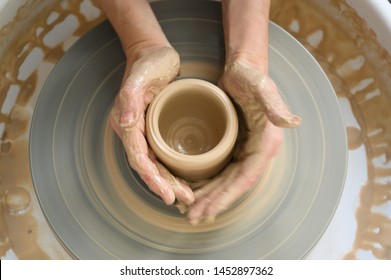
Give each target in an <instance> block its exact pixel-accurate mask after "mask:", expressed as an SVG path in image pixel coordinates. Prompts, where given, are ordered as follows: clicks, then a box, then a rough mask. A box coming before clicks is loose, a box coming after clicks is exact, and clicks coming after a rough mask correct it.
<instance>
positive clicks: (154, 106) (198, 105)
mask: <svg viewBox="0 0 391 280" xmlns="http://www.w3.org/2000/svg"><path fill="white" fill-rule="evenodd" d="M237 134H238V118H237V114H236V111H235V108H234V106H233V104H232V102H231V100H230V99H229V97H228V96H227V95H226V94H225V93H224V92H223V91H222V90H221V89H220V88H218V87H217V86H215V85H213V84H211V83H209V82H206V81H203V80H199V79H183V80H178V81H174V82H172V83H171V84H169V85H168V86H167V87H166V88H165V89H164V90H163V91H162V92H160V93H159V94H158V95H157V96H156V97H155V98H154V100H152V102H151V104H150V106H149V108H148V111H147V116H146V135H147V139H148V142H149V145H150V146H151V148H152V149H153V151H154V152H155V154H156V156H157V158H158V159H159V160H160V161H161V162H162V163H163V164H164V165H165V166H166V167H167V168H168V169H169V170H170V171H171V172H172V173H173V174H174V175H177V176H179V177H182V178H183V179H185V180H187V181H193V182H194V181H199V180H203V179H207V178H211V177H213V176H215V175H217V174H218V173H219V172H221V170H222V169H223V168H224V167H225V166H226V165H227V163H228V162H229V161H230V159H231V156H232V150H233V147H234V145H235V142H236V137H237Z"/></svg>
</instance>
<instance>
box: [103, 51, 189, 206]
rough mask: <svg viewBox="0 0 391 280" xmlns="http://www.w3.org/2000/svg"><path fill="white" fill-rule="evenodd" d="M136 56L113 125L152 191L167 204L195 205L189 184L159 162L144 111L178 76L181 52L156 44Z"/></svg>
mask: <svg viewBox="0 0 391 280" xmlns="http://www.w3.org/2000/svg"><path fill="white" fill-rule="evenodd" d="M128 57H134V55H128ZM136 57H138V58H136V59H135V62H134V63H132V61H131V60H130V59H128V62H127V67H126V71H125V75H124V80H123V83H122V87H121V90H120V92H119V94H118V96H117V98H116V101H115V105H114V107H113V109H112V112H111V117H110V122H111V125H112V127H113V129H114V130H115V132H116V133H117V135H118V136H119V137H120V138H121V140H122V143H123V145H124V147H125V150H126V154H127V156H128V161H129V164H130V166H131V167H132V168H133V169H134V170H136V171H137V173H138V174H139V175H140V177H141V178H142V179H143V180H144V182H145V183H146V184H147V185H148V187H149V188H150V190H151V191H152V192H154V193H155V194H157V195H158V196H160V197H161V198H162V199H163V200H164V202H165V203H166V204H172V203H174V201H175V200H176V199H177V200H179V201H181V202H183V203H185V204H188V205H189V204H192V203H193V202H194V194H193V192H192V190H191V189H190V188H189V186H188V185H187V183H186V182H184V181H183V180H181V179H179V178H176V177H174V176H173V175H172V174H171V173H170V172H169V171H168V170H167V169H166V168H165V167H164V166H163V165H162V164H160V163H159V162H158V160H157V159H156V157H155V155H154V153H153V152H152V150H151V149H150V148H149V147H148V144H147V141H146V139H145V114H144V111H145V110H146V108H147V107H148V105H149V103H150V102H151V100H152V98H153V97H154V95H155V94H157V93H159V92H160V91H161V90H162V89H163V88H164V87H165V86H167V84H168V83H170V82H171V81H172V80H173V79H175V77H176V76H177V74H178V71H179V55H178V54H177V52H176V51H175V50H174V49H173V48H171V47H154V48H150V49H143V51H142V52H141V54H139V55H137V56H136Z"/></svg>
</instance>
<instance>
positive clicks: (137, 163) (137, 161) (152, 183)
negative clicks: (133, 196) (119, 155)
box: [131, 154, 175, 205]
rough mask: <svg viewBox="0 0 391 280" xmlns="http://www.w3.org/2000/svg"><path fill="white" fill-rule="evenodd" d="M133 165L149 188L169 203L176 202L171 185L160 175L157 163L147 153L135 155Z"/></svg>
mask: <svg viewBox="0 0 391 280" xmlns="http://www.w3.org/2000/svg"><path fill="white" fill-rule="evenodd" d="M131 166H132V167H133V168H134V169H135V170H136V171H137V173H138V174H139V175H140V177H141V179H143V181H144V182H145V183H146V184H147V186H148V187H149V189H150V190H151V191H152V192H154V193H155V194H156V195H158V196H160V197H161V198H162V199H163V201H164V202H165V203H166V204H167V205H171V204H173V203H174V202H175V193H174V191H173V189H172V187H171V185H170V184H169V183H168V182H167V181H166V180H165V179H164V178H163V177H162V176H161V175H160V173H159V171H158V169H157V167H156V165H155V164H154V163H153V162H152V161H151V160H150V159H149V157H148V156H147V155H145V154H139V155H133V159H132V162H131Z"/></svg>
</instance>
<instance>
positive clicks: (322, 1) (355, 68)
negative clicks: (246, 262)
mask: <svg viewBox="0 0 391 280" xmlns="http://www.w3.org/2000/svg"><path fill="white" fill-rule="evenodd" d="M26 2H27V4H26V5H25V6H22V7H21V8H20V9H19V11H18V13H17V16H16V17H15V20H14V21H13V22H12V23H10V24H9V25H8V26H6V27H5V28H3V29H2V30H0V41H1V42H2V44H3V42H7V45H4V46H6V48H5V49H4V50H3V49H0V50H1V51H2V52H1V53H0V55H1V61H2V63H1V65H0V104H2V106H1V112H0V137H1V142H0V203H1V205H0V256H2V257H4V256H6V255H7V254H9V252H10V251H11V249H12V252H13V254H14V255H15V257H17V258H20V259H47V258H57V259H62V258H69V256H68V255H67V254H66V252H65V251H64V250H62V249H61V247H60V245H58V244H57V243H58V242H56V240H55V239H53V238H52V239H53V240H51V239H50V238H49V237H48V236H51V234H49V233H50V231H49V230H48V229H47V228H48V227H47V225H46V224H43V222H42V221H43V220H44V219H43V217H42V212H41V211H40V208H39V204H38V202H37V199H36V196H35V193H34V189H33V185H32V180H31V175H30V170H29V165H28V131H29V125H30V121H31V115H32V110H33V108H34V103H35V100H36V97H37V95H38V93H39V91H40V87H41V86H42V82H43V81H44V80H46V78H47V76H45V75H47V74H42V73H44V72H45V71H43V70H45V69H46V70H47V68H51V67H53V65H54V64H55V63H56V62H57V61H58V60H59V59H60V57H61V56H62V55H63V54H64V51H65V50H66V48H67V47H69V44H70V43H72V42H73V41H74V40H75V39H76V38H77V37H79V36H81V35H82V34H84V33H85V32H86V31H88V30H89V29H90V28H91V27H93V26H94V25H96V24H97V23H98V22H100V21H101V20H102V19H103V17H102V15H97V16H89V15H88V14H85V13H83V12H81V10H82V6H83V5H91V3H90V1H81V0H72V1H69V3H71V4H69V3H68V4H67V2H66V1H61V2H60V1H52V2H51V1H26ZM42 3H45V4H42ZM34 9H40V10H41V11H40V13H39V15H35V16H34V17H33V18H31V19H29V15H31V11H32V10H34ZM271 19H272V20H273V21H275V22H276V23H277V24H279V25H280V26H282V27H283V28H284V29H286V30H287V31H289V32H290V33H291V34H292V35H293V36H295V37H296V38H297V39H298V40H299V41H300V42H301V43H302V44H304V45H305V46H306V47H307V48H308V49H309V50H310V51H311V53H312V54H313V55H314V57H315V58H316V59H317V60H318V62H319V63H320V64H321V65H322V67H323V69H324V70H325V72H326V73H327V75H328V77H329V79H330V80H331V82H332V83H333V86H334V88H335V90H336V92H337V94H338V96H339V97H340V98H345V99H347V100H349V102H350V105H351V108H352V111H353V113H354V116H355V118H356V120H357V122H358V124H359V127H358V128H353V127H348V128H347V131H348V138H349V148H350V149H356V148H358V147H360V146H362V145H364V146H365V150H366V156H367V170H368V181H367V182H363V186H362V191H361V197H360V206H359V207H358V209H357V212H356V218H357V230H356V237H355V241H354V244H352V248H351V250H350V251H349V252H346V255H345V256H341V257H344V258H349V259H351V258H359V252H360V251H368V252H371V253H372V254H373V256H374V257H376V258H379V259H390V258H391V220H390V217H389V216H387V215H385V214H382V213H381V212H379V211H375V210H376V209H379V208H382V207H387V205H389V203H390V200H391V183H390V180H389V179H390V176H391V168H390V164H389V161H390V158H391V143H390V141H391V110H390V109H389V107H390V105H391V103H390V101H391V100H390V98H391V96H390V95H389V93H390V92H391V83H390V73H391V59H390V56H389V54H388V53H387V52H386V51H385V50H384V49H383V48H381V47H380V46H379V44H378V43H377V40H376V36H375V35H374V33H373V32H372V31H371V30H369V29H368V28H367V27H366V24H365V22H363V21H362V20H361V19H360V18H359V17H358V16H357V14H356V13H355V12H354V11H353V10H352V9H351V8H350V7H349V6H347V5H346V4H345V2H344V1H342V0H306V1H303V0H291V1H283V0H274V1H272V10H271ZM26 21H27V22H26ZM65 21H68V22H70V24H71V25H72V24H74V25H75V28H74V29H73V31H72V32H71V33H70V34H69V35H68V37H69V40H68V41H67V42H68V43H66V44H63V41H61V42H58V43H56V44H54V43H53V44H51V43H50V40H49V39H50V37H51V36H52V35H53V33H56V32H57V33H59V32H61V31H58V30H59V29H56V28H58V27H59V26H60V25H61V23H63V22H65ZM21 26H23V27H24V28H21ZM15 30H18V31H19V33H17V35H18V36H9V35H10V34H11V33H12V31H15ZM53 30H55V32H53V33H50V31H53ZM13 34H15V32H14V33H13ZM4 38H7V40H4ZM10 38H12V40H11V39H10ZM10 40H11V41H10ZM54 41H55V40H54ZM69 42H70V43H69ZM4 46H3V45H2V46H1V47H2V48H3V47H4ZM11 46H12V47H11ZM34 52H35V54H37V53H38V56H41V62H39V63H38V65H37V67H36V68H35V69H36V71H32V72H28V71H26V70H25V69H24V66H23V63H24V62H25V61H27V62H29V63H33V62H32V61H31V56H30V54H32V53H34ZM27 62H26V63H27ZM47 72H48V71H46V72H45V73H47ZM10 102H11V106H9V105H4V104H7V103H10ZM13 103H15V105H13ZM8 107H9V108H10V109H7V108H8ZM383 212H384V211H383ZM47 244H49V245H47ZM55 244H57V245H55Z"/></svg>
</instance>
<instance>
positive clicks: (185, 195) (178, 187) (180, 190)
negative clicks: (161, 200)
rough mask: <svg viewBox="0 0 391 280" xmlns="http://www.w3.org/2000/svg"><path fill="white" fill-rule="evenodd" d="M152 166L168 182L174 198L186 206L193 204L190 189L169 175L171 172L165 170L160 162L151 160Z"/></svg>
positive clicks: (181, 181) (192, 195) (192, 194)
mask: <svg viewBox="0 0 391 280" xmlns="http://www.w3.org/2000/svg"><path fill="white" fill-rule="evenodd" d="M153 162H154V164H155V165H156V167H157V169H158V171H159V174H160V175H161V176H162V177H163V179H165V180H166V182H168V183H169V184H170V185H171V187H172V190H173V191H174V193H175V197H176V198H177V199H178V200H179V201H182V202H184V203H185V204H187V205H191V204H193V203H194V193H193V191H192V190H191V188H190V187H189V186H188V185H187V184H186V183H185V182H184V181H183V180H181V179H180V178H177V177H175V176H174V175H172V174H171V172H170V171H169V170H168V169H167V168H165V167H164V166H163V165H162V164H161V163H160V162H158V161H157V160H155V159H153Z"/></svg>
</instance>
